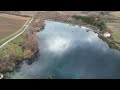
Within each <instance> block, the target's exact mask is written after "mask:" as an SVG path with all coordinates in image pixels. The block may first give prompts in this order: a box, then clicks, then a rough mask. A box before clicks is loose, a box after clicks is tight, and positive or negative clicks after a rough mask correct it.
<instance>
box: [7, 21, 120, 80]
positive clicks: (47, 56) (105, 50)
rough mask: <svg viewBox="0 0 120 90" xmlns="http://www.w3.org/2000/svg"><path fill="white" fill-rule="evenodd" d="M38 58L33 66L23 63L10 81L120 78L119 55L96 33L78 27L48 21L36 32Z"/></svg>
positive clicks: (11, 75) (26, 62) (119, 53)
mask: <svg viewBox="0 0 120 90" xmlns="http://www.w3.org/2000/svg"><path fill="white" fill-rule="evenodd" d="M36 35H37V37H38V47H39V48H38V49H39V56H38V58H35V61H34V62H33V63H32V64H28V62H29V60H27V61H23V64H22V65H21V68H20V70H19V71H14V72H13V73H12V74H10V75H9V76H10V77H9V78H11V79H48V78H50V79H86V78H92V79H94V78H97V79H99V78H111V79H113V78H120V71H119V70H120V52H119V51H117V50H114V49H111V48H109V46H108V44H107V43H106V42H104V41H103V40H101V39H100V38H99V37H98V34H96V33H94V32H93V31H88V32H87V31H86V30H85V29H82V28H81V27H79V26H78V25H71V24H67V23H60V22H55V21H48V20H45V27H44V29H43V30H42V31H40V32H37V33H36Z"/></svg>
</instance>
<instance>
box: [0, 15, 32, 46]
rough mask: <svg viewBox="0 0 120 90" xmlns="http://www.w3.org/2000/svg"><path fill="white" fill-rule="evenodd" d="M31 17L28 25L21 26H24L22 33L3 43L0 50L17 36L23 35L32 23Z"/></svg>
mask: <svg viewBox="0 0 120 90" xmlns="http://www.w3.org/2000/svg"><path fill="white" fill-rule="evenodd" d="M32 20H33V17H32V18H31V19H30V21H29V23H28V25H23V26H25V28H24V29H23V31H22V32H20V33H19V34H17V35H15V36H14V37H12V38H11V39H9V40H8V41H6V42H5V43H3V44H2V45H1V46H0V48H2V47H4V46H5V45H6V44H8V43H9V42H11V41H12V40H14V39H15V38H17V37H18V36H20V35H21V34H22V33H24V31H25V30H26V29H27V28H28V26H29V24H30V23H31V22H32Z"/></svg>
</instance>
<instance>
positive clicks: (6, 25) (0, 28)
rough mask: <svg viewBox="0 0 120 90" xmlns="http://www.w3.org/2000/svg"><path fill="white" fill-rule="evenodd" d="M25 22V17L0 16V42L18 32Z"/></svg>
mask: <svg viewBox="0 0 120 90" xmlns="http://www.w3.org/2000/svg"><path fill="white" fill-rule="evenodd" d="M26 20H28V18H26V17H21V16H15V15H8V14H0V40H1V39H3V38H5V37H6V36H8V35H10V34H12V33H14V32H16V31H17V30H19V29H20V28H21V27H22V25H24V23H25V22H26Z"/></svg>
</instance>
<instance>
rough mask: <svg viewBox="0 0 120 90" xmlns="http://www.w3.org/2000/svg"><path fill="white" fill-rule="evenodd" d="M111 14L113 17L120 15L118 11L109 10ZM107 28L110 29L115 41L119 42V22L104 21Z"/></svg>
mask: <svg viewBox="0 0 120 90" xmlns="http://www.w3.org/2000/svg"><path fill="white" fill-rule="evenodd" d="M111 14H112V15H113V16H115V17H120V11H117V12H111ZM106 25H107V27H108V29H109V30H110V31H112V33H111V34H112V37H113V39H114V40H115V41H116V42H120V23H116V22H112V23H106Z"/></svg>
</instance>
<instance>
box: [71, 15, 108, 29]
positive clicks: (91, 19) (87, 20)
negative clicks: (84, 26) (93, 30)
mask: <svg viewBox="0 0 120 90" xmlns="http://www.w3.org/2000/svg"><path fill="white" fill-rule="evenodd" d="M73 18H75V19H76V20H80V19H81V20H82V21H83V22H84V23H88V24H90V25H94V26H96V27H98V28H99V29H100V30H101V31H105V30H106V25H105V23H104V22H103V21H100V20H99V19H98V18H95V17H92V16H77V15H74V16H73Z"/></svg>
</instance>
